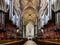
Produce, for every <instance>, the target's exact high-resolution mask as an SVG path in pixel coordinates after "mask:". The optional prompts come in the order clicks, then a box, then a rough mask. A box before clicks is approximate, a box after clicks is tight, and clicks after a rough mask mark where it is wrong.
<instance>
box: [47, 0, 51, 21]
mask: <svg viewBox="0 0 60 45" xmlns="http://www.w3.org/2000/svg"><path fill="white" fill-rule="evenodd" d="M51 4H52V1H51V0H49V1H48V15H49V20H51V19H52V15H51Z"/></svg>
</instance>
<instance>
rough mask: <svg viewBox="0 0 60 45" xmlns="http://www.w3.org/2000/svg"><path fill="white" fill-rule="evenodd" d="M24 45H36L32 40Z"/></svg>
mask: <svg viewBox="0 0 60 45" xmlns="http://www.w3.org/2000/svg"><path fill="white" fill-rule="evenodd" d="M24 45H37V44H36V43H35V42H34V41H32V40H28V41H27V42H25V43H24Z"/></svg>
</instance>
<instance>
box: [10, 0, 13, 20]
mask: <svg viewBox="0 0 60 45" xmlns="http://www.w3.org/2000/svg"><path fill="white" fill-rule="evenodd" d="M9 3H10V5H9V7H10V8H9V19H10V20H11V19H12V16H13V0H10V1H9Z"/></svg>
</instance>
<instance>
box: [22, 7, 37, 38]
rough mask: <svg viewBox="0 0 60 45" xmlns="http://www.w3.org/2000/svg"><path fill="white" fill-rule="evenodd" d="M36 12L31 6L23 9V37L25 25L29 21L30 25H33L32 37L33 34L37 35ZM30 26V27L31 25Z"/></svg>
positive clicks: (24, 35)
mask: <svg viewBox="0 0 60 45" xmlns="http://www.w3.org/2000/svg"><path fill="white" fill-rule="evenodd" d="M36 13H37V12H36V11H35V10H34V9H33V8H28V9H26V10H25V11H24V14H23V18H22V19H23V37H24V38H26V26H27V25H29V24H30V22H32V23H33V25H32V23H31V26H34V27H33V28H34V32H33V33H34V34H33V35H34V37H35V35H37V14H36ZM31 28H32V27H31ZM27 29H28V27H27Z"/></svg>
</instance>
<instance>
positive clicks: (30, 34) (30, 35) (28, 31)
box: [26, 22, 34, 38]
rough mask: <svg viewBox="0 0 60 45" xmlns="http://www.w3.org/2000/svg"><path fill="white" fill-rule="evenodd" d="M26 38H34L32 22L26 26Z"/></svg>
mask: <svg viewBox="0 0 60 45" xmlns="http://www.w3.org/2000/svg"><path fill="white" fill-rule="evenodd" d="M26 38H34V24H33V23H32V22H29V23H28V24H27V25H26Z"/></svg>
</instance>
